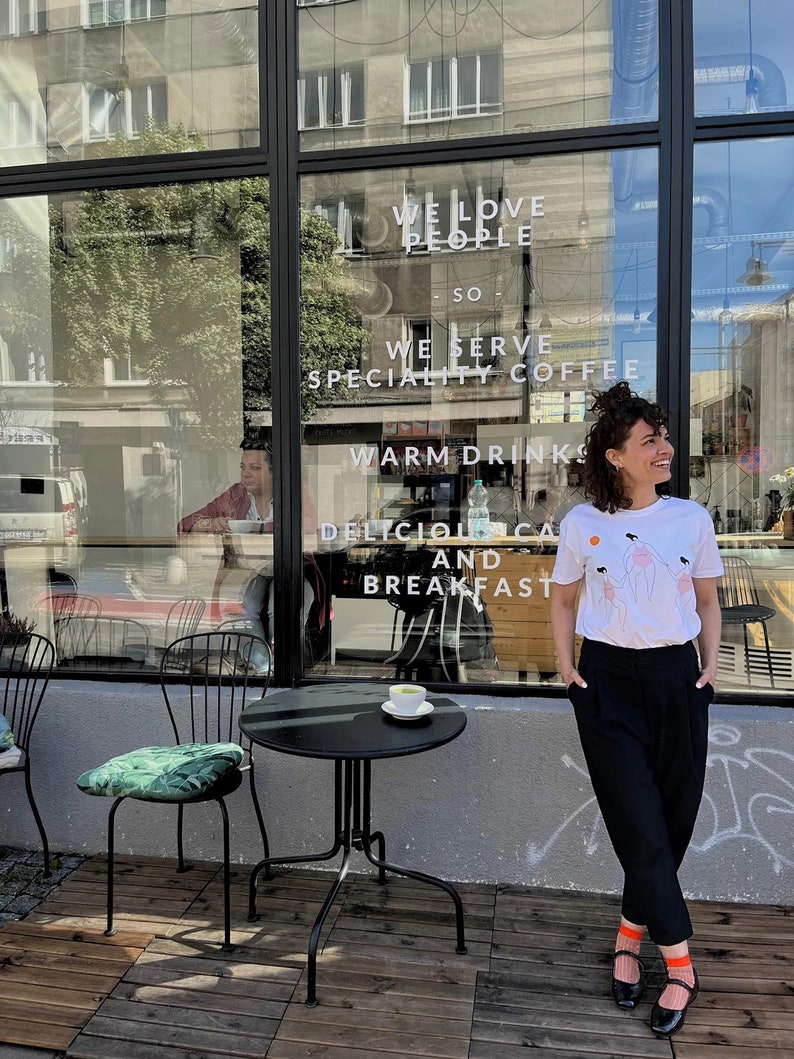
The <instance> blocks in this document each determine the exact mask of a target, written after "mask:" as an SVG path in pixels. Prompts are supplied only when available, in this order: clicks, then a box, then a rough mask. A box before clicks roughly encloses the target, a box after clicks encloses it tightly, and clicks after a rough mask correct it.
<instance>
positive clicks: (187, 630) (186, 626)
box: [165, 596, 206, 646]
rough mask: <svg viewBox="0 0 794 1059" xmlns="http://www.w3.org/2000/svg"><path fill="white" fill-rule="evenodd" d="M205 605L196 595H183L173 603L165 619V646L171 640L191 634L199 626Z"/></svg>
mask: <svg viewBox="0 0 794 1059" xmlns="http://www.w3.org/2000/svg"><path fill="white" fill-rule="evenodd" d="M205 606H206V604H205V602H204V600H203V599H200V598H199V597H198V596H185V597H184V598H183V599H178V600H177V601H176V603H174V605H173V606H172V607H171V608H170V610H169V611H168V616H167V617H166V619H165V643H166V646H167V645H168V644H170V643H171V642H172V641H173V640H179V639H180V638H181V637H183V636H192V635H193V633H194V632H195V631H196V630H197V629H198V627H199V622H200V621H201V618H202V616H203V614H204V607H205Z"/></svg>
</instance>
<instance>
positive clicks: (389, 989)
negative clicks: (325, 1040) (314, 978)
mask: <svg viewBox="0 0 794 1059" xmlns="http://www.w3.org/2000/svg"><path fill="white" fill-rule="evenodd" d="M390 966H391V968H392V972H393V973H388V972H385V971H384V972H382V973H377V972H374V973H368V972H366V971H364V970H363V969H362V964H361V961H360V960H356V962H355V963H353V964H351V965H350V966H349V967H346V968H341V967H335V968H334V971H333V974H332V975H331V976H329V978H328V982H327V983H324V984H323V1003H325V1002H326V996H327V997H328V1003H332V1002H333V998H334V996H335V995H336V994H338V993H342V992H344V993H345V994H346V995H350V997H351V1003H352V1004H354V1005H355V1006H358V1005H360V1004H362V1003H367V1002H368V998H369V1000H371V1001H372V1003H373V1004H374V1005H376V1004H377V1003H378V1002H379V1001H380V1000H381V999H385V1000H389V1001H390V1002H391V1003H395V1004H399V1003H401V1002H403V1001H405V1002H409V1001H410V1002H412V1003H425V1002H426V1003H427V1004H428V1005H429V1006H430V1008H431V1010H432V1011H434V1012H436V1011H438V1005H439V1002H442V1003H443V1004H445V1005H447V1004H449V1005H451V1006H455V1007H461V1006H467V1007H469V1008H471V1005H472V1002H473V999H474V985H475V976H474V975H472V976H470V978H469V980H468V981H466V982H463V983H460V982H457V981H452V980H451V979H450V977H449V976H447V975H444V974H441V975H437V976H435V977H434V978H427V977H426V976H425V975H424V973H423V972H424V971H425V968H422V967H420V968H417V969H416V971H417V972H418V973H414V968H413V967H408V968H404V969H403V971H404V973H402V974H399V973H397V969H396V968H395V967H394V965H393V964H391V965H390ZM419 974H421V975H422V977H419V976H418V975H419ZM300 999H303V998H302V997H301V998H300Z"/></svg>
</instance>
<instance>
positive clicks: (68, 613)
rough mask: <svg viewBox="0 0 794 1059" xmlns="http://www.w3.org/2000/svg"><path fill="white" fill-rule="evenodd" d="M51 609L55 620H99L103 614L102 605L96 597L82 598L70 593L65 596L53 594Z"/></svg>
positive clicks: (51, 596)
mask: <svg viewBox="0 0 794 1059" xmlns="http://www.w3.org/2000/svg"><path fill="white" fill-rule="evenodd" d="M50 609H51V611H52V616H53V620H55V619H66V618H98V617H99V615H100V614H101V613H102V604H101V603H100V602H99V600H98V599H96V598H95V597H94V596H81V595H79V594H78V595H75V594H74V593H71V592H70V593H69V594H68V595H63V594H61V593H56V592H53V593H52V594H51V595H50Z"/></svg>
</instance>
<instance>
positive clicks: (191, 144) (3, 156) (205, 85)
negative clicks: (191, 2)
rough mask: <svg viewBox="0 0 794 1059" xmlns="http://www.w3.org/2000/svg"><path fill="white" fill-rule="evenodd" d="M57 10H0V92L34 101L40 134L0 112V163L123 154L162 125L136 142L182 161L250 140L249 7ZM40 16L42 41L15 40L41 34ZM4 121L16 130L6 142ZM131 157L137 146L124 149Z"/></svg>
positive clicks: (107, 0)
mask: <svg viewBox="0 0 794 1059" xmlns="http://www.w3.org/2000/svg"><path fill="white" fill-rule="evenodd" d="M56 7H57V11H56ZM56 7H54V6H53V5H52V4H51V3H49V2H48V0H36V2H35V3H34V2H33V0H10V3H9V0H5V3H4V5H3V4H0V33H2V31H3V30H5V31H6V32H5V39H6V45H5V48H6V52H5V53H4V55H3V71H4V73H5V75H6V76H5V84H4V85H3V87H2V95H3V96H8V95H11V97H12V98H13V99H15V100H17V101H18V103H19V107H20V108H24V107H27V105H28V100H30V99H33V98H35V96H37V95H38V97H39V98H40V99H42V100H46V109H47V124H46V136H45V135H43V134H42V133H41V129H40V128H37V129H36V135H35V136H32V135H31V133H30V123H28V132H27V134H26V135H25V136H23V135H22V132H23V131H24V127H25V116H24V115H23V114H21V113H20V114H19V115H16V116H14V117H13V118H9V116H8V114H5V115H3V118H2V120H3V121H4V127H3V132H5V133H6V135H5V136H0V166H18V165H39V164H45V163H64V162H71V161H85V160H89V159H95V158H98V157H102V158H104V159H108V158H110V157H113V156H114V155H116V156H118V155H126V154H128V153H129V151H128V149H127V147H125V146H124V144H125V142H127V141H129V140H132V139H134V140H136V141H137V140H139V138H140V133H141V130H142V129H143V127H144V125H145V124H146V122H147V120H150V121H152V122H154V123H155V124H157V125H159V126H163V128H162V135H161V136H159V137H150V138H149V140H148V141H147V148H148V150H149V151H150V152H151V153H154V154H177V155H182V156H183V157H192V156H193V155H195V154H196V153H197V152H199V151H204V150H224V151H230V152H232V153H233V152H235V151H238V150H240V149H241V148H245V149H250V148H252V147H256V146H257V145H258V144H259V142H260V130H259V70H258V65H259V64H258V7H257V5H255V4H244V5H243V6H240V7H235V8H234V9H233V10H232V9H229V10H226V11H225V12H223V13H219V12H218V11H217V10H215V9H214V8H212V7H210V8H207V7H204V8H201V7H200V6H198V7H193V8H192V9H191V10H189V11H180V12H177V13H175V12H174V11H172V10H171V8H170V7H168V6H167V5H166V3H165V0H91V2H90V3H88V2H86V3H82V4H74V5H71V6H69V5H66V6H64V5H56ZM48 18H49V30H50V32H49V33H48V34H47V38H46V45H44V44H43V45H42V46H41V47H38V46H37V47H31V45H30V43H29V40H27V38H24V39H18V38H20V35H25V34H28V33H30V32H33V31H34V29H35V30H36V31H37V32H39V33H41V34H43V33H44V31H45V29H46V28H47V19H48ZM53 20H56V21H55V22H53ZM88 30H91V32H87V31H88ZM9 86H13V89H14V91H13V92H9ZM114 97H115V99H114ZM11 121H13V122H14V123H15V125H16V127H17V130H16V131H15V133H14V135H15V137H16V138H11V139H9V137H8V135H7V130H8V125H9V124H10V123H11ZM139 151H140V144H137V146H136V148H135V150H134V151H133V152H132V153H134V154H137V153H139Z"/></svg>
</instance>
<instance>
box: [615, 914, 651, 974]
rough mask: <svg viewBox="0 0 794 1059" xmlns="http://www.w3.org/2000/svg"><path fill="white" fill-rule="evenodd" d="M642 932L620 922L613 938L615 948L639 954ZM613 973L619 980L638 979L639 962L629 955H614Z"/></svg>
mask: <svg viewBox="0 0 794 1059" xmlns="http://www.w3.org/2000/svg"><path fill="white" fill-rule="evenodd" d="M643 933H644V932H643V931H642V930H632V929H631V927H627V926H626V925H625V924H624V923H621V924H620V930H619V931H618V936H617V939H616V940H615V950H616V951H617V950H618V949H626V950H627V951H628V952H636V953H637V955H638V956H639V954H640V944H641V942H642V935H643ZM614 973H615V978H617V980H618V981H619V982H630V983H634V982H638V981H639V980H640V968H639V964H638V963H637V961H636V960H632V958H631V957H630V956H618V957H616V959H615V972H614Z"/></svg>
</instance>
